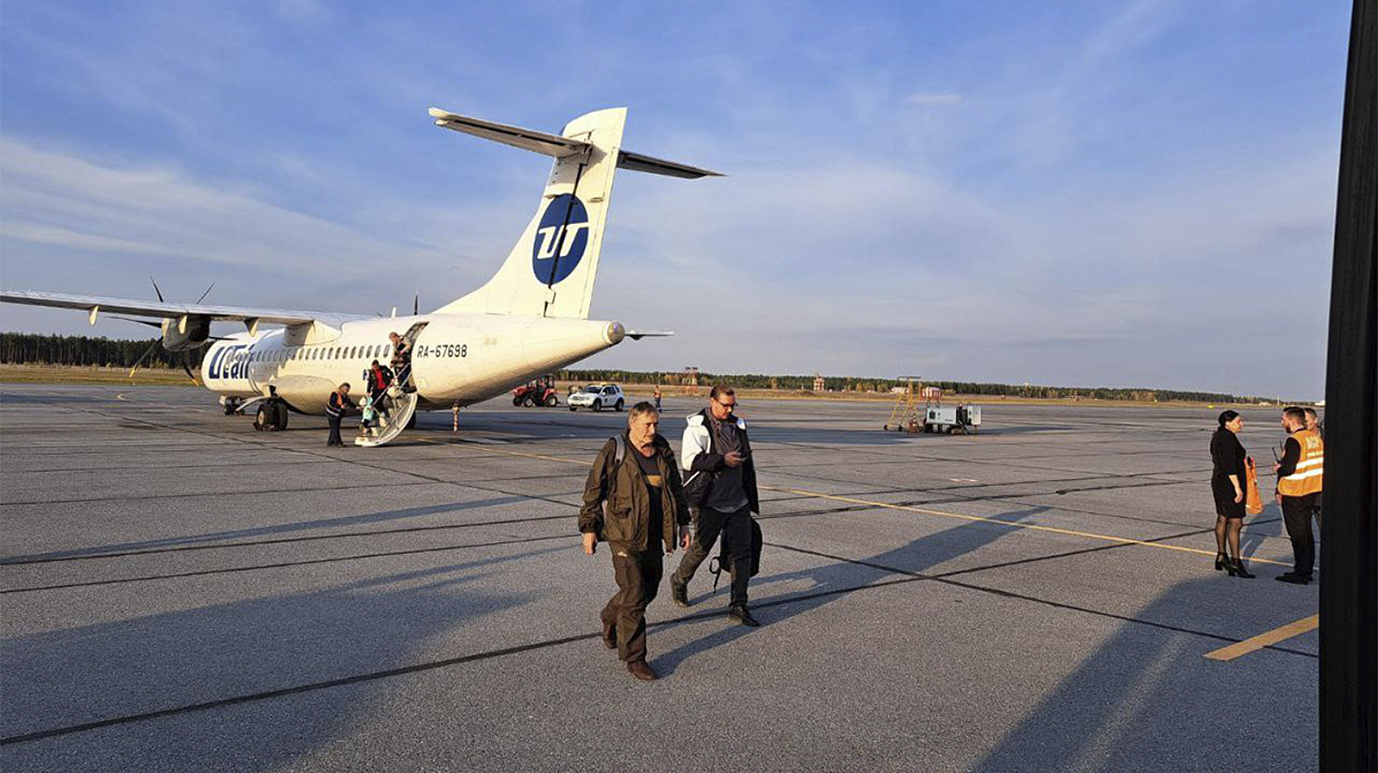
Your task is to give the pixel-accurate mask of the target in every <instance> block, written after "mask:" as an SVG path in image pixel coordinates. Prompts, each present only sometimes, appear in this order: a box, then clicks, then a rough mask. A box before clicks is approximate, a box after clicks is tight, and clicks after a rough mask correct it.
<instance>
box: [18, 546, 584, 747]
mask: <svg viewBox="0 0 1378 773" xmlns="http://www.w3.org/2000/svg"><path fill="white" fill-rule="evenodd" d="M557 549H563V548H545V549H540V550H532V551H525V552H522V553H516V554H512V555H509V556H502V557H495V558H487V559H482V560H477V561H471V562H465V563H456V564H449V565H446V566H440V567H434V568H430V569H424V570H418V571H409V572H401V573H396V574H388V575H382V576H378V577H371V578H368V579H363V580H359V581H356V582H349V583H345V584H341V585H337V586H333V587H330V588H327V589H323V590H318V591H312V592H307V593H295V594H293V593H286V594H282V595H277V596H270V597H266V598H255V599H248V600H244V601H236V602H232V603H228V604H219V605H213V606H204V607H196V608H192V609H187V610H184V611H175V612H165V613H159V614H154V615H149V616H146V617H139V618H134V619H128V620H120V621H116V622H109V623H100V624H96V625H88V626H82V627H77V628H68V629H63V630H57V631H52V632H48V633H41V634H36V635H32V636H23V637H19V638H15V639H11V640H8V641H6V642H5V644H4V652H5V668H4V670H3V694H4V696H5V701H4V711H3V712H2V713H0V726H2V728H3V729H0V736H3V737H5V738H13V737H15V736H21V735H25V734H31V733H44V732H46V731H53V730H59V729H62V728H74V727H75V726H79V725H82V724H85V723H91V722H102V721H106V720H112V719H119V718H130V717H134V718H136V717H138V716H139V715H144V714H148V713H153V712H165V714H164V716H175V715H176V714H178V713H180V712H179V709H180V708H181V707H194V706H195V705H196V704H199V703H205V702H213V701H216V700H219V699H223V698H225V697H226V696H242V695H246V694H249V695H252V694H254V693H263V692H272V691H284V690H286V691H287V692H290V688H293V687H295V686H299V685H307V684H312V683H319V682H322V681H326V680H331V679H337V678H341V677H350V676H354V675H357V674H360V673H367V672H371V671H376V670H378V669H380V668H389V667H396V666H403V665H406V661H407V660H408V656H409V654H410V653H412V652H413V651H414V650H415V649H416V648H417V647H418V646H419V645H420V644H422V643H423V642H425V641H426V640H428V639H430V638H432V637H435V636H438V635H442V634H444V633H446V632H448V631H452V630H454V629H455V628H456V627H457V626H462V625H468V624H475V623H476V621H477V620H479V619H481V618H483V617H484V616H486V615H488V614H490V613H493V612H496V611H499V610H503V609H508V608H512V607H516V606H519V605H521V604H524V603H526V602H528V601H530V600H531V599H532V598H533V594H531V593H516V592H509V593H494V592H491V591H486V590H485V591H482V592H479V591H475V590H473V589H472V586H470V585H469V584H471V583H474V582H476V581H478V580H480V579H481V578H483V577H485V576H486V575H487V574H488V573H489V570H491V569H493V567H495V566H496V565H498V564H503V563H506V562H513V561H522V560H525V559H529V558H531V557H533V556H536V555H540V554H543V553H548V552H552V551H554V550H557ZM168 592H169V593H174V594H175V593H176V590H173V589H169V591H168ZM361 684H363V685H365V686H367V685H368V684H375V685H377V686H376V687H374V688H372V689H373V690H375V691H380V690H382V689H384V688H383V687H382V684H383V683H382V682H375V683H369V682H362V683H361ZM368 705H369V701H368V700H361V701H357V702H353V703H350V704H348V708H346V709H344V710H341V707H340V706H339V705H336V706H334V707H332V708H331V709H330V711H332V712H336V713H334V714H327V715H324V718H322V716H316V717H314V718H313V719H312V724H313V725H314V726H315V727H316V728H317V729H316V730H313V732H312V733H310V734H304V733H289V734H287V735H286V736H285V737H286V738H289V739H290V740H288V741H286V742H284V740H283V738H284V735H283V734H281V733H277V734H275V741H274V743H273V745H271V746H265V747H254V748H253V754H254V757H253V759H252V761H251V762H249V761H246V760H239V761H237V762H236V763H235V764H234V765H232V766H231V767H230V768H220V769H277V768H279V767H281V766H282V765H284V764H285V763H286V761H287V760H289V759H291V758H294V757H297V756H299V755H302V754H304V753H308V752H310V751H311V750H312V749H314V748H316V747H319V746H321V745H324V744H328V743H329V742H330V741H331V739H332V738H333V736H334V732H333V731H331V730H329V729H328V728H330V727H334V728H337V729H338V730H339V731H343V730H344V728H346V727H347V726H349V725H350V724H351V723H352V722H354V721H355V715H357V714H360V713H362V712H365V711H367V710H368ZM250 716H253V715H250ZM265 721H268V720H265ZM253 722H254V720H252V719H251V720H249V723H250V725H252V724H253ZM322 724H324V725H325V726H326V729H325V730H324V731H321V729H320V728H321V725H322ZM250 732H252V727H251V728H250ZM266 734H267V733H265V735H266ZM126 737H132V738H135V739H137V738H138V737H139V734H138V731H133V736H126ZM187 742H188V743H193V744H196V745H200V746H204V747H208V748H213V747H215V746H217V745H218V744H220V743H221V740H219V739H218V738H217V737H216V734H214V733H212V734H209V735H208V736H203V735H201V734H197V735H196V736H193V737H189V738H188V739H187ZM140 743H141V742H138V741H136V742H135V743H134V744H133V747H138V746H139V745H140ZM44 745H45V744H43V743H38V744H28V743H26V744H19V745H18V746H12V747H10V748H9V750H7V751H9V752H14V753H16V754H20V753H27V752H28V750H29V749H33V750H34V751H35V752H37V753H40V754H41V749H42V747H43V746H44ZM116 746H117V747H118V748H120V749H122V750H123V753H126V754H129V753H132V754H136V755H142V754H143V753H144V752H146V751H147V749H144V750H143V751H142V752H141V751H139V749H138V748H131V746H129V745H125V744H117V745H116ZM250 746H253V745H252V744H251V745H250ZM99 748H100V746H99V745H97V746H96V747H88V751H87V752H85V754H86V760H87V764H90V757H89V755H91V754H99V753H100V752H99V751H98V750H99ZM221 762H224V761H223V760H222V761H221ZM139 763H140V760H139V759H138V758H136V759H124V760H116V759H110V760H104V761H102V762H101V763H100V764H96V765H95V766H94V768H93V769H103V770H132V769H136V768H137V767H138V765H139ZM17 767H22V766H17Z"/></svg>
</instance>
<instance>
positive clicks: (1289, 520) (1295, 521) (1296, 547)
mask: <svg viewBox="0 0 1378 773" xmlns="http://www.w3.org/2000/svg"><path fill="white" fill-rule="evenodd" d="M1318 496H1319V495H1317V494H1307V495H1306V496H1304V497H1287V496H1285V497H1283V498H1282V522H1283V524H1284V525H1285V526H1286V527H1287V536H1288V537H1291V538H1292V555H1293V556H1294V557H1295V559H1296V568H1295V569H1293V571H1294V572H1296V573H1297V574H1300V575H1302V576H1304V577H1310V576H1311V572H1312V570H1313V569H1314V568H1315V565H1316V538H1315V537H1314V536H1312V534H1311V509H1312V508H1313V507H1315V505H1316V499H1317V498H1318Z"/></svg>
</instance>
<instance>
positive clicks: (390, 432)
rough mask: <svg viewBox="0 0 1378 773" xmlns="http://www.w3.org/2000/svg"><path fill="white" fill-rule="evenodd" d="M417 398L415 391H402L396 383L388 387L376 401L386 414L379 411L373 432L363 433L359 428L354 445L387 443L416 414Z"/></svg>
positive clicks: (372, 445) (369, 445)
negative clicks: (384, 409) (385, 410)
mask: <svg viewBox="0 0 1378 773" xmlns="http://www.w3.org/2000/svg"><path fill="white" fill-rule="evenodd" d="M418 400H419V398H418V396H417V394H416V393H415V392H404V391H402V388H401V387H400V386H398V385H397V384H393V385H392V386H390V387H388V390H387V391H386V392H384V393H383V396H382V397H381V398H380V399H379V401H378V402H379V403H381V404H382V406H383V407H384V408H386V409H387V413H386V415H385V414H384V413H383V412H382V411H379V413H378V417H377V419H376V422H377V424H378V426H377V427H376V428H374V430H373V434H364V432H363V429H362V428H361V429H360V434H359V437H357V438H355V439H354V445H356V446H363V447H365V448H376V447H378V446H381V445H387V444H388V443H389V442H391V441H392V440H393V439H395V438H396V437H397V436H398V435H400V434H402V431H403V430H405V429H406V428H407V425H408V424H410V423H411V420H412V417H413V416H415V415H416V404H417V402H418Z"/></svg>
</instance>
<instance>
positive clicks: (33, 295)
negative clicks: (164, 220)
mask: <svg viewBox="0 0 1378 773" xmlns="http://www.w3.org/2000/svg"><path fill="white" fill-rule="evenodd" d="M0 301H2V302H4V303H20V304H25V305H28V306H52V307H56V308H60V309H82V310H84V311H87V312H89V313H90V315H91V319H92V322H94V321H95V318H96V315H97V314H98V313H100V312H102V311H107V312H114V313H117V314H132V315H134V316H138V317H161V318H166V319H178V318H180V317H209V318H210V319H212V320H226V321H234V322H243V323H245V325H246V326H249V327H251V328H256V327H257V326H258V323H260V322H267V323H270V324H272V323H275V324H282V325H303V324H310V323H311V322H314V321H317V320H320V321H329V320H332V319H335V318H339V317H341V315H338V314H320V313H317V312H312V311H290V310H284V309H253V308H245V307H241V306H217V305H211V304H202V303H172V302H163V301H139V300H129V299H127V298H105V297H101V296H98V295H68V294H65V293H40V292H32V291H28V290H0Z"/></svg>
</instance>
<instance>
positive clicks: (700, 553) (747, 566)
mask: <svg viewBox="0 0 1378 773" xmlns="http://www.w3.org/2000/svg"><path fill="white" fill-rule="evenodd" d="M719 534H722V535H723V539H724V540H726V541H727V550H728V552H730V553H731V554H732V566H724V567H721V568H722V569H726V570H730V571H731V572H732V602H731V603H732V606H734V607H735V606H737V605H738V604H742V605H744V604H746V584H747V582H748V581H750V580H751V510H750V509H749V508H746V507H743V508H742V509H740V510H738V511H736V512H735V513H724V512H722V511H720V510H714V509H713V508H711V507H705V508H703V509H701V510H699V513H698V516H697V517H696V518H695V519H694V541H693V542H691V543H689V549H688V550H686V551H684V558H683V559H682V560H680V562H679V569H677V570H675V574H674V576H673V577H672V578H671V579H670V581H671V582H672V583H674V584H676V585H688V584H689V581H690V580H691V579H693V578H694V572H695V571H697V570H698V568H699V564H702V563H703V560H704V559H705V558H707V557H708V553H709V551H711V550H712V549H713V543H715V542H717V541H718V535H719Z"/></svg>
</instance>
